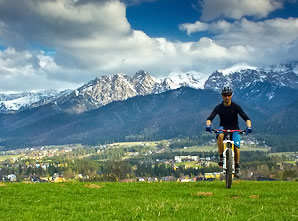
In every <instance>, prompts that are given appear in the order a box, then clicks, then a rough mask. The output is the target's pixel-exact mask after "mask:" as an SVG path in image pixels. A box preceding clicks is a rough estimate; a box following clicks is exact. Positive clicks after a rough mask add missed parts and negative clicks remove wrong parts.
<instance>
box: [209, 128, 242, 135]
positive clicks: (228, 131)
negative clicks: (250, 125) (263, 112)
mask: <svg viewBox="0 0 298 221" xmlns="http://www.w3.org/2000/svg"><path fill="white" fill-rule="evenodd" d="M212 131H214V133H217V132H219V131H221V132H224V133H233V132H239V134H243V133H246V130H223V129H213V128H212Z"/></svg>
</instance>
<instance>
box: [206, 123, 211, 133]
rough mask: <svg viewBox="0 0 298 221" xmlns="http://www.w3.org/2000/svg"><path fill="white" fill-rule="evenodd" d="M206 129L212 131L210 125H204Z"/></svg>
mask: <svg viewBox="0 0 298 221" xmlns="http://www.w3.org/2000/svg"><path fill="white" fill-rule="evenodd" d="M206 131H208V132H210V133H212V129H211V126H210V125H209V126H206Z"/></svg>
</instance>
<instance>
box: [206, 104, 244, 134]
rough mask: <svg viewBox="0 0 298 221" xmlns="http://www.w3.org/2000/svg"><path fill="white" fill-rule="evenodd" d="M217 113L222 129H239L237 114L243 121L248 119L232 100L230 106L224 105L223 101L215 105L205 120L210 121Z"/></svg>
mask: <svg viewBox="0 0 298 221" xmlns="http://www.w3.org/2000/svg"><path fill="white" fill-rule="evenodd" d="M217 114H218V115H219V118H220V123H219V126H223V128H224V129H230V130H239V125H238V114H239V115H240V116H241V118H242V119H243V120H244V121H247V120H250V118H249V117H248V116H247V114H246V113H245V112H244V111H243V110H242V108H241V107H240V106H239V105H238V104H236V103H234V102H232V103H231V105H230V106H225V105H224V104H223V102H222V103H221V104H219V105H217V106H216V107H215V108H214V110H213V111H212V113H211V114H210V116H209V117H208V118H207V120H210V121H212V120H213V119H214V118H215V116H216V115H217Z"/></svg>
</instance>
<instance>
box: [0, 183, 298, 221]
mask: <svg viewBox="0 0 298 221" xmlns="http://www.w3.org/2000/svg"><path fill="white" fill-rule="evenodd" d="M297 189H298V182H253V181H235V182H234V183H233V186H232V189H226V188H225V187H224V183H223V182H221V181H218V182H194V183H176V182H169V183H92V184H91V183H57V184H54V183H40V184H25V183H0V220H2V221H6V220H14V221H15V220H169V221H170V220H237V221H239V220H270V221H271V220H298V200H297V199H298V191H297Z"/></svg>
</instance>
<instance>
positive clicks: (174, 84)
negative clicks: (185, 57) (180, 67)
mask: <svg viewBox="0 0 298 221" xmlns="http://www.w3.org/2000/svg"><path fill="white" fill-rule="evenodd" d="M207 79H208V76H207V75H205V74H203V73H200V72H195V71H189V72H186V73H178V72H171V73H170V74H169V76H168V77H167V78H166V79H165V82H167V84H170V85H169V86H170V87H169V88H170V89H176V88H179V87H181V86H188V87H193V88H201V89H202V88H204V84H205V81H206V80H207Z"/></svg>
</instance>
